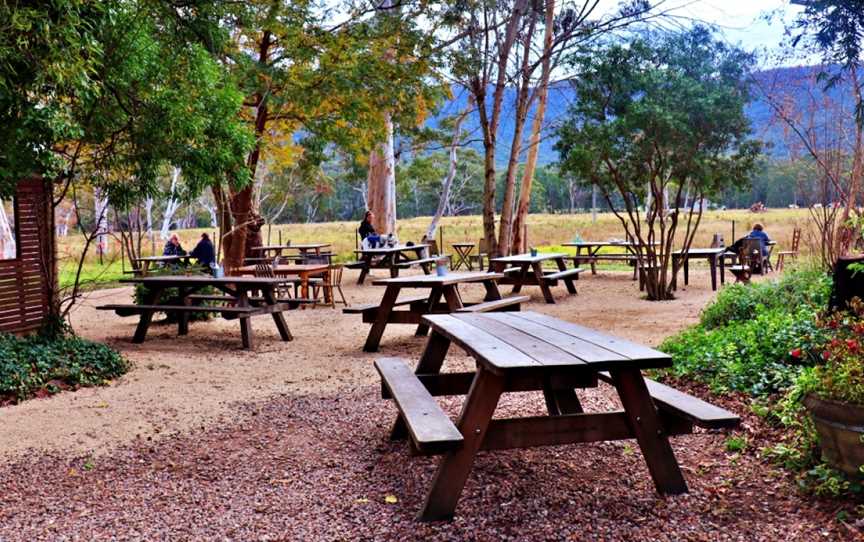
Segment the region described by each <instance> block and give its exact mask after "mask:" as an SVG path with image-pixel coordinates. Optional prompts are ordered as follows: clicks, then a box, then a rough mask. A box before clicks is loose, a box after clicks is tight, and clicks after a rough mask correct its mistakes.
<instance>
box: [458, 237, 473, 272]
mask: <svg viewBox="0 0 864 542" xmlns="http://www.w3.org/2000/svg"><path fill="white" fill-rule="evenodd" d="M452 246H453V250H455V251H456V262H455V263H454V264H453V270H454V271H455V270H457V269H459V268H460V267H462V266H463V265H464V266H465V267H467V268H468V271H473V270H474V266H473V265H471V258H470V255H471V251H473V250H474V247H475V246H476V244H475V243H453V245H452Z"/></svg>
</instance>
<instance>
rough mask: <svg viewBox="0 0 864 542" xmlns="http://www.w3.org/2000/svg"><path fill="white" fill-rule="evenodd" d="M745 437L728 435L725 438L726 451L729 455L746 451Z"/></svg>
mask: <svg viewBox="0 0 864 542" xmlns="http://www.w3.org/2000/svg"><path fill="white" fill-rule="evenodd" d="M748 444H749V443H748V442H747V437H746V436H745V435H729V436H728V437H726V451H727V452H729V453H739V452H743V451H744V450H746V449H747V446H748Z"/></svg>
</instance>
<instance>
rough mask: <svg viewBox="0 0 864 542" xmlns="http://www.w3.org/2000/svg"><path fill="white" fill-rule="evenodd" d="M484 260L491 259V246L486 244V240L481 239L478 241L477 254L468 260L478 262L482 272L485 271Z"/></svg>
mask: <svg viewBox="0 0 864 542" xmlns="http://www.w3.org/2000/svg"><path fill="white" fill-rule="evenodd" d="M484 258H485V259H486V260H488V259H489V246H488V245H487V244H486V239H480V240H479V241H477V254H472V255H470V256H469V257H468V259H469V260H471V261H473V262H477V267H478V268H479V269H480V270H481V271H482V270H483V269H485V267H484V266H483V260H484Z"/></svg>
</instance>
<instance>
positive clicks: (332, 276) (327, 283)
mask: <svg viewBox="0 0 864 542" xmlns="http://www.w3.org/2000/svg"><path fill="white" fill-rule="evenodd" d="M342 269H343V266H341V265H331V266H330V272H329V273H328V274H327V276H326V277H324V280H323V281H322V280H321V279H312V280H317V281H319V282H315V283H313V282H312V280H310V281H309V283H310V285H311V286H312V298H313V299H315V300H316V301H317V300H318V291H319V288H321V289H323V290H324V291H325V292H326V291H328V290H329V292H330V307H331V308H334V309H335V308H336V303H337V301H336V292H339V297H341V298H342V301H341V303H342V304H343V305H345V306H346V307H347V306H348V301H346V300H345V293H344V292H343V291H342Z"/></svg>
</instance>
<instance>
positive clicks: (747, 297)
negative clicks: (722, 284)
mask: <svg viewBox="0 0 864 542" xmlns="http://www.w3.org/2000/svg"><path fill="white" fill-rule="evenodd" d="M830 294H831V278H830V277H829V276H827V275H825V274H824V273H822V272H820V271H818V270H799V271H795V272H793V273H786V274H784V275H783V276H782V278H781V279H780V280H779V281H772V282H762V283H754V284H733V285H731V286H728V287H726V288H725V289H723V291H721V292H720V294H719V295H718V296H717V299H716V301H714V303H712V304H711V305H710V306H708V307H707V308H706V309H705V310H704V311H703V312H702V318H701V321H702V325H703V326H705V327H706V328H707V329H714V328H718V327H722V326H726V325H729V324H730V323H732V322H744V321H747V320H751V319H753V318H755V317H756V315H757V314H758V313H760V312H763V311H765V310H770V309H773V308H781V309H782V308H788V307H793V308H798V307H802V306H807V307H818V308H822V307H825V306H826V305H827V303H828V297H829V296H830Z"/></svg>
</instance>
